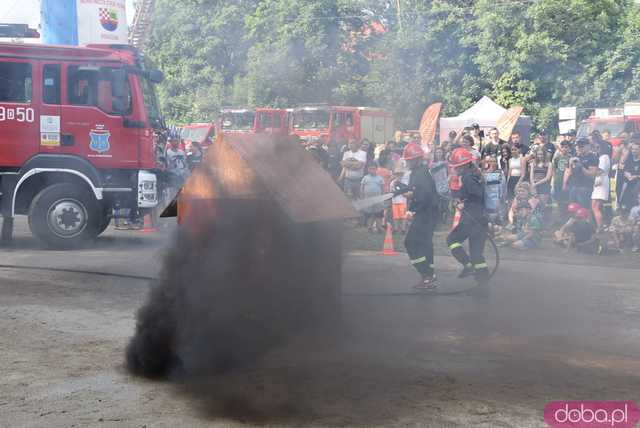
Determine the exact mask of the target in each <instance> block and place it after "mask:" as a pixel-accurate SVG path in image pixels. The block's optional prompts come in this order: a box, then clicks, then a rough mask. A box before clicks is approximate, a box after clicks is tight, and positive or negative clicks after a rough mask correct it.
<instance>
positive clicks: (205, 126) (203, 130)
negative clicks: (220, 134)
mask: <svg viewBox="0 0 640 428" xmlns="http://www.w3.org/2000/svg"><path fill="white" fill-rule="evenodd" d="M181 138H182V141H183V142H184V145H185V149H186V150H188V149H189V147H190V146H191V144H193V143H194V142H196V143H198V144H200V147H202V148H203V149H206V148H207V147H209V146H210V145H211V144H213V142H214V141H215V139H216V125H215V124H214V123H192V124H190V125H185V126H184V127H183V128H182V134H181Z"/></svg>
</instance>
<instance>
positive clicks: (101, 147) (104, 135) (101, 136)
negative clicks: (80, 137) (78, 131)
mask: <svg viewBox="0 0 640 428" xmlns="http://www.w3.org/2000/svg"><path fill="white" fill-rule="evenodd" d="M109 137H111V132H109V131H105V130H100V129H94V130H92V131H91V132H89V138H91V143H90V144H89V148H90V149H91V150H93V151H94V152H98V153H104V152H108V151H109V149H110V148H111V144H109Z"/></svg>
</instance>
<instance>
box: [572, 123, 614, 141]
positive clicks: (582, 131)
mask: <svg viewBox="0 0 640 428" xmlns="http://www.w3.org/2000/svg"><path fill="white" fill-rule="evenodd" d="M593 131H598V132H600V133H601V134H602V133H603V132H604V131H609V132H610V133H611V136H612V137H617V136H618V135H619V134H620V133H621V132H622V131H624V122H607V121H602V122H583V123H581V124H580V126H579V127H578V132H577V133H576V134H577V137H578V138H587V137H589V136H590V135H591V133H592V132H593Z"/></svg>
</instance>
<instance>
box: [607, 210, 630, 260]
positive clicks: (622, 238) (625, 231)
mask: <svg viewBox="0 0 640 428" xmlns="http://www.w3.org/2000/svg"><path fill="white" fill-rule="evenodd" d="M609 233H610V234H611V238H612V239H611V241H612V242H611V244H610V245H609V248H611V249H615V250H617V251H618V252H620V253H624V250H625V249H626V248H627V247H628V246H629V244H631V243H632V240H633V225H632V224H631V220H629V210H628V209H626V208H622V209H620V211H619V214H618V215H617V216H615V217H614V218H613V220H611V226H609Z"/></svg>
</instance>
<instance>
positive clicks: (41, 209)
mask: <svg viewBox="0 0 640 428" xmlns="http://www.w3.org/2000/svg"><path fill="white" fill-rule="evenodd" d="M100 213H101V211H100V206H99V204H98V201H97V200H96V199H95V198H94V197H93V196H92V195H91V193H90V192H87V190H86V189H84V188H82V187H80V186H78V185H75V184H72V183H57V184H53V185H51V186H49V187H45V188H44V189H43V190H41V191H40V193H38V194H37V195H36V197H35V198H34V199H33V201H32V202H31V206H30V208H29V227H30V229H31V233H33V235H34V236H35V237H36V238H37V239H39V240H40V241H42V242H43V243H44V244H45V245H46V246H48V247H50V248H54V249H60V250H67V249H73V248H78V247H80V246H82V245H84V244H86V243H87V242H89V241H92V240H93V239H95V238H96V237H97V236H98V230H99V226H100V225H101V224H102V223H104V221H103V220H102V216H101V215H100Z"/></svg>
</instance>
